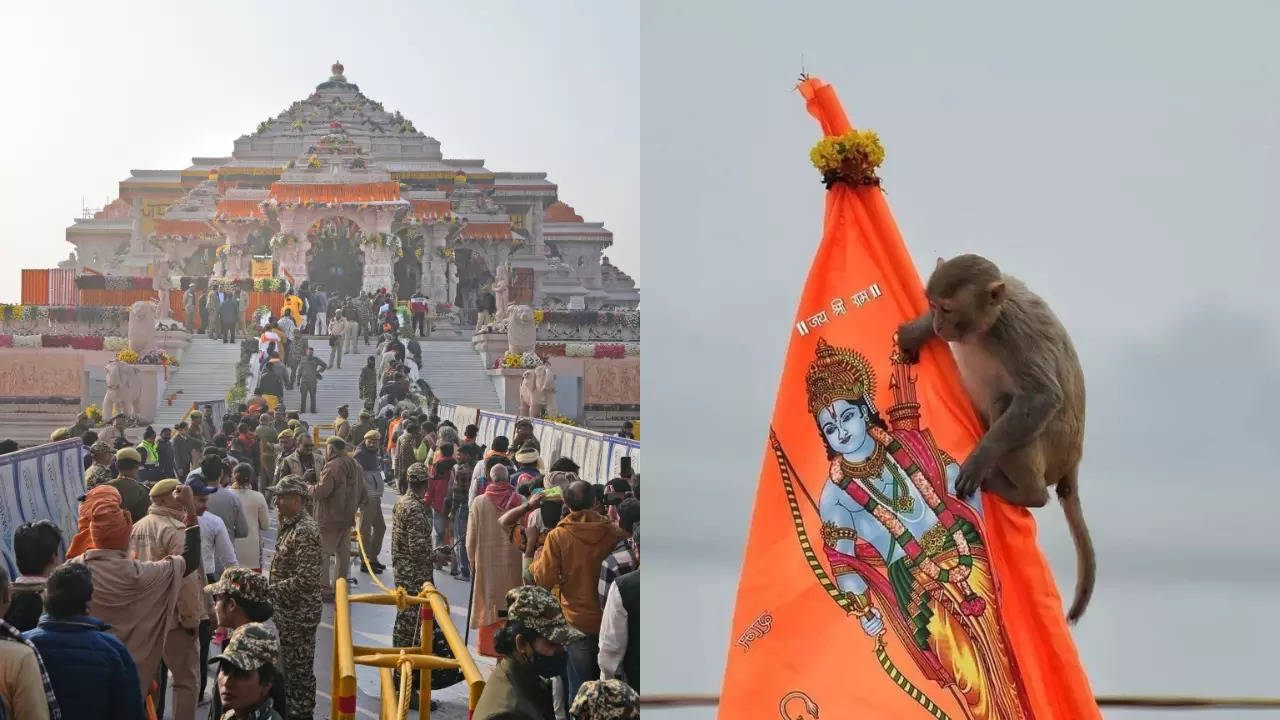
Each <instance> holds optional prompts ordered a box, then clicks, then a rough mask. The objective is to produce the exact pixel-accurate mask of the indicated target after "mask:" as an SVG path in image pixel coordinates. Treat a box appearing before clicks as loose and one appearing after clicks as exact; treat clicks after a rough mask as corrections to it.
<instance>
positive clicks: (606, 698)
mask: <svg viewBox="0 0 1280 720" xmlns="http://www.w3.org/2000/svg"><path fill="white" fill-rule="evenodd" d="M569 714H570V715H572V716H573V717H574V720H629V718H638V717H640V696H639V695H637V694H636V691H635V690H632V689H631V686H630V685H628V684H626V683H624V682H622V681H621V680H599V681H597V680H590V681H588V682H584V683H582V687H580V688H578V697H576V698H574V699H573V706H572V707H570V708H569Z"/></svg>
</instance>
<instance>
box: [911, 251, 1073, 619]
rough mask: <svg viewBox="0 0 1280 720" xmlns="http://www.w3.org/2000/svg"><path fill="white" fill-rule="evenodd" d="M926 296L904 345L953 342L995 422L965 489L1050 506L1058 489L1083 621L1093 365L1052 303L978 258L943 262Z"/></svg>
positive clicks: (965, 471)
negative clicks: (1087, 409) (1083, 499)
mask: <svg viewBox="0 0 1280 720" xmlns="http://www.w3.org/2000/svg"><path fill="white" fill-rule="evenodd" d="M925 294H926V295H927V296H928V300H929V310H928V311H927V312H926V313H925V314H924V315H921V316H920V317H919V318H916V319H915V320H913V321H911V322H909V323H906V324H904V325H903V326H902V327H900V328H899V329H898V344H899V347H900V349H901V350H902V353H903V355H904V356H906V358H907V359H908V360H910V361H912V362H916V361H917V360H918V359H919V352H920V349H921V348H922V347H923V346H924V345H925V343H927V342H928V341H929V340H931V339H933V338H934V337H937V338H941V339H942V340H945V341H947V342H948V343H949V344H950V345H951V349H952V352H953V353H954V355H955V358H956V364H957V365H958V366H959V369H960V376H961V378H962V379H963V381H964V385H965V389H966V390H968V392H969V397H970V399H971V400H972V401H973V404H974V407H975V408H976V409H977V411H978V414H979V415H980V416H981V418H982V420H983V423H984V424H985V426H986V433H985V434H984V435H983V436H982V439H981V440H979V441H978V444H977V446H975V447H974V448H973V452H971V453H970V454H969V457H968V458H967V459H966V460H965V461H964V464H963V465H961V467H960V474H959V476H958V478H957V479H956V494H957V495H959V496H961V497H969V496H971V495H973V493H974V492H976V491H977V489H978V487H979V486H981V487H983V488H985V489H987V490H989V491H990V492H993V493H995V494H996V495H999V496H1000V497H1001V498H1004V499H1005V500H1007V501H1009V502H1010V503H1013V504H1015V505H1021V506H1024V507H1043V506H1044V505H1045V504H1046V503H1047V502H1048V501H1049V491H1048V487H1049V486H1050V485H1054V486H1056V487H1057V493H1058V499H1059V500H1060V501H1061V502H1062V509H1063V511H1064V513H1065V514H1066V517H1067V525H1068V527H1069V528H1070V530H1071V538H1072V540H1073V541H1074V542H1075V546H1076V557H1077V562H1078V565H1079V566H1078V568H1077V573H1076V590H1075V597H1074V599H1073V600H1072V602H1071V608H1070V610H1068V612H1067V619H1068V620H1070V621H1071V622H1073V623H1074V622H1075V621H1076V620H1078V619H1080V616H1081V615H1083V614H1084V609H1085V606H1087V605H1088V604H1089V598H1090V596H1091V595H1092V594H1093V585H1094V576H1095V573H1096V561H1095V558H1094V552H1093V543H1092V541H1091V540H1090V538H1089V528H1088V527H1087V526H1086V525H1085V522H1084V513H1083V511H1082V510H1081V508H1080V494H1079V485H1078V477H1077V471H1078V469H1079V466H1080V458H1081V456H1082V455H1083V446H1084V371H1083V370H1081V368H1080V359H1079V358H1078V357H1077V356H1076V351H1075V348H1074V347H1073V346H1072V344H1071V338H1070V336H1068V335H1067V331H1066V328H1064V327H1062V323H1061V322H1059V321H1058V318H1057V317H1056V316H1055V315H1054V314H1053V311H1052V310H1050V309H1049V306H1048V304H1046V303H1045V301H1044V300H1042V299H1041V298H1040V297H1039V296H1038V295H1036V294H1035V293H1033V292H1031V291H1030V290H1028V289H1027V286H1026V285H1024V284H1023V283H1022V282H1021V281H1019V280H1017V279H1016V278H1012V277H1009V276H1007V275H1003V274H1002V273H1001V272H1000V269H999V268H997V267H996V265H995V263H992V262H991V261H990V260H987V259H986V258H983V257H980V256H978V255H961V256H959V257H955V258H952V259H950V260H947V261H943V260H939V261H938V266H937V267H936V268H935V269H934V271H933V274H932V275H931V276H930V277H929V282H928V284H927V285H926V287H925Z"/></svg>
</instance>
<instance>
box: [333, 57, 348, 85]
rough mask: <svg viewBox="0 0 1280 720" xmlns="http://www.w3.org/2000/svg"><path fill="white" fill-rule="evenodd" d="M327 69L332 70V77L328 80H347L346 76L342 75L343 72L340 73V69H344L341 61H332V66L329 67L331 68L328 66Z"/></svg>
mask: <svg viewBox="0 0 1280 720" xmlns="http://www.w3.org/2000/svg"><path fill="white" fill-rule="evenodd" d="M329 69H330V70H332V71H333V77H331V78H329V79H330V80H334V81H337V82H346V81H347V78H346V77H344V76H343V74H342V71H343V69H344V68H343V67H342V63H341V62H334V63H333V67H331V68H329Z"/></svg>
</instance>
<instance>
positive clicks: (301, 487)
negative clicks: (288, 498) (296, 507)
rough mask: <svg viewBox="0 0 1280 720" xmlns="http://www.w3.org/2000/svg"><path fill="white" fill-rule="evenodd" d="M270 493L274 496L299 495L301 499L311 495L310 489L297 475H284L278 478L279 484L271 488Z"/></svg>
mask: <svg viewBox="0 0 1280 720" xmlns="http://www.w3.org/2000/svg"><path fill="white" fill-rule="evenodd" d="M271 492H273V493H275V494H276V495H301V496H302V497H307V496H308V495H310V494H311V487H310V486H309V485H307V483H306V481H305V480H303V479H302V478H300V477H298V476H297V475H285V476H284V477H282V478H280V482H278V483H276V484H275V485H273V486H271Z"/></svg>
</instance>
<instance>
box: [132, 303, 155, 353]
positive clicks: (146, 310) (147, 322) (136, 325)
mask: <svg viewBox="0 0 1280 720" xmlns="http://www.w3.org/2000/svg"><path fill="white" fill-rule="evenodd" d="M159 315H160V304H159V303H157V302H156V301H154V300H139V301H138V302H136V303H134V304H133V305H132V306H130V307H129V349H130V350H132V351H134V352H136V353H138V354H139V355H141V354H143V353H145V352H146V351H147V350H150V349H151V345H152V344H153V343H154V342H155V339H156V318H157V317H159Z"/></svg>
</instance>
